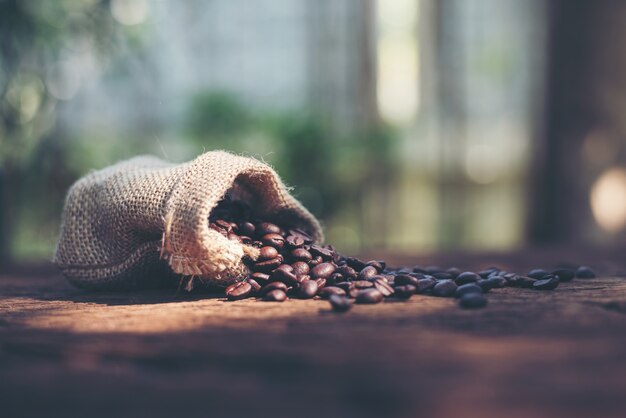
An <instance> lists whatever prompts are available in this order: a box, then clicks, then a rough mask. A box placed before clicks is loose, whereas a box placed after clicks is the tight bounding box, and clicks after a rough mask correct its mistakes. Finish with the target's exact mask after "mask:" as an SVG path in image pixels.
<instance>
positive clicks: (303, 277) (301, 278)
mask: <svg viewBox="0 0 626 418" xmlns="http://www.w3.org/2000/svg"><path fill="white" fill-rule="evenodd" d="M296 278H297V280H298V283H303V282H306V281H307V280H312V279H311V276H309V275H308V274H298V275H296Z"/></svg>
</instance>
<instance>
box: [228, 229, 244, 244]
mask: <svg viewBox="0 0 626 418" xmlns="http://www.w3.org/2000/svg"><path fill="white" fill-rule="evenodd" d="M228 239H229V240H231V241H237V242H241V243H243V239H241V237H240V236H239V235H237V234H235V233H234V232H229V233H228Z"/></svg>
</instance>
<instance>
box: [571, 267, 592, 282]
mask: <svg viewBox="0 0 626 418" xmlns="http://www.w3.org/2000/svg"><path fill="white" fill-rule="evenodd" d="M576 277H578V278H580V279H593V278H594V277H596V273H595V272H594V271H593V270H591V269H590V268H589V267H587V266H580V267H578V269H577V270H576Z"/></svg>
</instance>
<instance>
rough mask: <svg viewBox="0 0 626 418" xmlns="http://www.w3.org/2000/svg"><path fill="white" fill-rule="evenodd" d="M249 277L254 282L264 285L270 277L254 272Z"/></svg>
mask: <svg viewBox="0 0 626 418" xmlns="http://www.w3.org/2000/svg"><path fill="white" fill-rule="evenodd" d="M250 277H251V278H252V279H254V280H256V281H257V282H258V283H260V284H265V283H267V282H268V281H269V280H270V275H269V274H266V273H261V272H258V271H256V272H254V273H252V274H251V275H250Z"/></svg>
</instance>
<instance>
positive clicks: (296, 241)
mask: <svg viewBox="0 0 626 418" xmlns="http://www.w3.org/2000/svg"><path fill="white" fill-rule="evenodd" d="M285 242H286V243H287V245H289V246H291V247H301V246H303V245H304V238H302V237H301V236H298V235H288V236H287V238H285Z"/></svg>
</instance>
